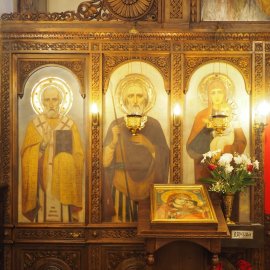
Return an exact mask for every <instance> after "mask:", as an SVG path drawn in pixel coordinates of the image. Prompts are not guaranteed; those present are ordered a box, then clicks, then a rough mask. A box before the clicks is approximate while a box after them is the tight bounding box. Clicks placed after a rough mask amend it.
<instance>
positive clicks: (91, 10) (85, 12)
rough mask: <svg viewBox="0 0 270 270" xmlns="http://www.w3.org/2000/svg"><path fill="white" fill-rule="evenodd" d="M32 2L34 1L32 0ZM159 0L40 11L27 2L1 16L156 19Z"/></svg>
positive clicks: (116, 0)
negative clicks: (18, 8) (72, 9)
mask: <svg viewBox="0 0 270 270" xmlns="http://www.w3.org/2000/svg"><path fill="white" fill-rule="evenodd" d="M31 2H32V1H31ZM156 14H157V0H91V1H84V2H82V3H80V4H79V6H78V7H77V11H76V12H75V11H64V12H51V13H49V12H48V13H46V12H40V11H38V10H37V8H34V7H33V4H32V5H30V4H28V3H26V4H25V5H24V6H23V7H21V12H20V13H18V12H15V13H6V14H3V15H2V16H1V19H2V20H4V21H9V20H15V21H17V20H19V21H75V20H80V21H91V20H97V21H100V20H102V21H110V20H115V19H120V20H125V21H132V20H133V21H135V20H138V19H143V20H152V21H154V20H156V18H157V16H156Z"/></svg>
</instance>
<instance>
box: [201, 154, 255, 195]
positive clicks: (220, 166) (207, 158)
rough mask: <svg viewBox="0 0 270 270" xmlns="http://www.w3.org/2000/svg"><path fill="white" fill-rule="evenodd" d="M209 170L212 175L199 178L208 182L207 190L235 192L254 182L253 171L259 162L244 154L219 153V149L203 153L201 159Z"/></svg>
mask: <svg viewBox="0 0 270 270" xmlns="http://www.w3.org/2000/svg"><path fill="white" fill-rule="evenodd" d="M201 162H202V163H203V164H205V165H206V166H207V168H208V170H209V171H210V173H211V175H212V177H211V178H210V177H209V178H202V179H200V180H201V181H202V182H204V183H208V184H210V187H209V190H210V191H215V192H219V193H223V194H225V193H236V192H238V191H242V190H243V189H244V188H245V187H247V186H251V185H254V184H255V176H254V174H255V171H256V170H258V169H259V162H258V161H257V160H253V161H252V160H251V159H250V158H249V157H248V156H246V155H245V154H238V153H234V154H233V155H232V154H230V153H224V154H221V151H220V150H216V151H209V152H207V153H205V154H203V159H202V161H201Z"/></svg>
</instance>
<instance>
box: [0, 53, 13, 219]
mask: <svg viewBox="0 0 270 270" xmlns="http://www.w3.org/2000/svg"><path fill="white" fill-rule="evenodd" d="M1 60H2V61H1V89H0V91H1V92H0V93H1V138H0V139H1V144H0V145H1V146H0V149H1V150H0V152H1V157H0V161H1V180H2V184H6V185H7V186H8V187H10V186H11V175H10V174H11V172H12V169H11V164H10V155H11V148H10V147H11V145H10V138H12V136H11V134H10V132H11V131H10V114H11V109H10V77H9V74H10V65H11V63H10V61H9V54H7V53H3V54H2V59H1ZM5 196H6V197H5V204H4V207H5V209H4V221H5V223H10V222H11V208H12V202H11V189H10V188H8V189H7V193H6V194H5Z"/></svg>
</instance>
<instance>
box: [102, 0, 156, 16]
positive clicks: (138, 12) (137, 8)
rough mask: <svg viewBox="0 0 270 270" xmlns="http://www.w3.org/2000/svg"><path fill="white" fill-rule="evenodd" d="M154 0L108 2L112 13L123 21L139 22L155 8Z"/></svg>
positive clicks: (110, 0) (111, 0)
mask: <svg viewBox="0 0 270 270" xmlns="http://www.w3.org/2000/svg"><path fill="white" fill-rule="evenodd" d="M153 2H154V0H106V1H105V3H106V6H107V7H108V9H109V10H110V11H111V13H112V14H113V15H114V16H115V17H117V18H119V19H121V20H138V19H140V18H142V17H143V16H145V15H146V14H147V13H148V12H149V10H150V9H151V8H152V6H153Z"/></svg>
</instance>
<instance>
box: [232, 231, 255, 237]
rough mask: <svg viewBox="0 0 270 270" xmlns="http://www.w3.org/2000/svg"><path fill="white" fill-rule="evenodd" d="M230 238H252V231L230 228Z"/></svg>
mask: <svg viewBox="0 0 270 270" xmlns="http://www.w3.org/2000/svg"><path fill="white" fill-rule="evenodd" d="M231 234H232V239H253V231H235V230H232V232H231Z"/></svg>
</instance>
